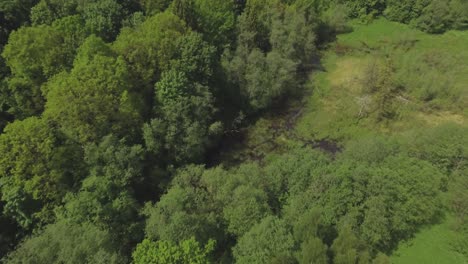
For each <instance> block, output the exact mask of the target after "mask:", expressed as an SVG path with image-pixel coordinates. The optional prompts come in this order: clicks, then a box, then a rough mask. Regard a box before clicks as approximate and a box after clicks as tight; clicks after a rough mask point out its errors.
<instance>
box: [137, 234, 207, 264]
mask: <svg viewBox="0 0 468 264" xmlns="http://www.w3.org/2000/svg"><path fill="white" fill-rule="evenodd" d="M214 246H215V242H214V240H209V241H208V243H207V244H206V245H205V246H204V247H203V246H201V245H200V244H199V243H198V242H197V241H196V240H195V238H193V237H192V238H190V239H187V240H184V241H181V242H180V243H178V244H173V243H171V242H167V241H157V242H152V241H150V240H148V239H145V240H143V241H142V242H141V243H140V244H138V245H137V247H136V249H135V251H134V252H133V254H132V257H133V263H135V264H165V263H174V264H179V263H180V264H185V263H190V264H205V263H206V264H208V263H211V261H210V258H209V255H210V254H211V252H212V251H213V250H214Z"/></svg>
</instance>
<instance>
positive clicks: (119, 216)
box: [57, 135, 143, 249]
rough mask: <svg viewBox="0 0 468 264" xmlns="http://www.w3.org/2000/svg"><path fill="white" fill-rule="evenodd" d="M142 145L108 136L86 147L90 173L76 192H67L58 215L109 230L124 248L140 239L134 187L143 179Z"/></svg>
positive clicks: (137, 206)
mask: <svg viewBox="0 0 468 264" xmlns="http://www.w3.org/2000/svg"><path fill="white" fill-rule="evenodd" d="M142 159H143V148H142V147H141V146H139V145H135V146H127V144H126V142H125V140H118V139H117V138H116V137H115V136H113V135H109V136H106V137H104V138H103V140H102V142H100V143H99V144H98V145H94V144H91V145H88V146H87V147H86V148H85V162H86V163H87V165H88V167H89V171H90V175H89V176H88V177H87V178H86V179H84V180H83V182H82V184H81V188H80V190H79V191H78V192H77V193H74V194H71V193H69V194H67V196H66V197H65V198H64V201H65V204H64V206H63V207H62V208H60V210H57V211H58V214H59V217H60V218H64V219H67V220H68V221H69V222H73V223H77V224H79V223H82V222H90V223H92V224H93V225H96V226H97V227H99V228H101V229H103V230H109V231H110V234H111V235H112V236H113V237H115V239H116V240H118V241H120V244H121V247H122V248H124V249H125V247H126V246H128V245H129V243H130V242H134V241H138V240H139V239H141V233H142V232H141V231H140V230H141V226H140V224H139V217H138V209H139V205H138V203H137V201H136V199H135V197H134V190H133V188H132V187H133V186H134V184H135V183H137V182H139V181H141V180H142V170H143V162H142Z"/></svg>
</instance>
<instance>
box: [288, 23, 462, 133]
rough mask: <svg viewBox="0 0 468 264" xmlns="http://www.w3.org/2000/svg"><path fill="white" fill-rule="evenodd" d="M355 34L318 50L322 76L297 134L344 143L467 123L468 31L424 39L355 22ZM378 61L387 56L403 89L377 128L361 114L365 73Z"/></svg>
mask: <svg viewBox="0 0 468 264" xmlns="http://www.w3.org/2000/svg"><path fill="white" fill-rule="evenodd" d="M353 28H354V31H353V32H351V33H347V34H343V35H339V36H338V40H337V42H336V43H335V44H334V46H332V47H331V48H330V49H328V50H327V51H325V52H324V54H323V60H322V62H323V65H324V68H325V71H323V72H318V73H315V74H314V76H313V83H314V86H315V87H314V88H315V90H314V94H313V95H312V96H311V98H309V102H308V103H307V104H306V110H305V111H304V114H303V116H302V117H301V119H300V120H299V122H298V124H297V126H296V131H297V133H298V134H300V135H301V136H302V137H305V138H332V139H337V140H340V141H347V140H352V139H356V138H360V137H363V136H366V135H368V134H372V133H375V132H377V133H379V132H380V133H400V132H404V131H407V130H411V129H414V128H421V127H425V126H427V127H429V126H435V125H438V124H441V123H444V122H455V123H458V124H466V123H467V116H468V115H467V110H466V105H468V63H466V62H467V61H468V50H467V49H466V47H467V44H468V32H459V31H449V32H447V33H445V34H442V35H429V34H426V33H423V32H421V31H419V30H416V29H412V28H410V27H409V26H407V25H404V24H400V23H395V22H391V21H387V20H386V19H383V18H382V19H378V20H375V21H374V22H373V23H371V24H369V25H363V24H359V23H353ZM342 50H345V51H346V52H342ZM382 58H384V59H385V58H391V60H392V64H393V67H394V70H395V71H394V79H395V82H396V83H397V84H401V85H402V86H404V87H405V90H404V92H403V94H402V95H401V96H399V98H397V101H398V104H399V106H398V111H399V113H398V117H397V118H395V119H392V120H390V121H389V122H381V123H377V122H375V120H371V119H370V118H362V117H361V116H360V115H359V113H360V110H362V102H363V101H364V102H365V100H366V97H365V96H364V95H363V94H362V93H361V89H362V86H365V84H366V81H365V80H364V79H363V75H364V73H365V71H366V69H367V70H368V69H372V65H373V64H372V63H375V61H378V60H382Z"/></svg>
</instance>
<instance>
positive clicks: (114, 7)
mask: <svg viewBox="0 0 468 264" xmlns="http://www.w3.org/2000/svg"><path fill="white" fill-rule="evenodd" d="M78 11H81V13H82V14H83V17H84V20H85V21H86V27H87V28H88V29H89V31H90V32H91V33H94V34H96V35H98V36H99V37H101V38H102V39H104V40H106V41H112V40H114V39H115V37H116V36H117V34H118V33H119V30H120V27H121V25H122V20H123V19H124V15H125V13H124V9H123V7H122V5H121V4H120V3H119V2H118V1H116V0H100V1H87V3H86V4H85V5H83V6H80V7H79V8H78Z"/></svg>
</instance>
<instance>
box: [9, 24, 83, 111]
mask: <svg viewBox="0 0 468 264" xmlns="http://www.w3.org/2000/svg"><path fill="white" fill-rule="evenodd" d="M82 23H83V21H82V20H81V19H80V18H79V17H77V16H73V17H66V18H63V19H60V20H57V21H55V22H54V23H53V24H52V25H51V26H46V25H41V26H37V27H22V28H20V29H18V30H17V31H14V32H13V33H12V34H10V37H9V39H8V44H7V45H6V46H5V49H4V51H3V53H2V56H3V57H4V58H5V62H6V64H7V66H8V67H9V68H10V70H11V75H12V76H11V77H10V78H9V79H8V86H7V91H6V93H7V94H8V96H9V97H12V99H11V100H10V102H9V104H10V105H9V106H10V108H11V109H9V112H11V113H13V114H15V115H16V116H17V117H19V118H24V117H28V116H32V115H37V114H40V113H41V112H42V110H43V108H44V101H45V100H44V98H43V94H42V92H41V86H42V84H43V83H44V82H46V81H47V79H49V78H51V77H52V76H53V75H55V74H57V73H59V72H61V71H64V70H69V69H70V68H71V66H72V62H73V59H74V57H75V54H76V53H75V50H76V49H77V48H78V46H79V45H81V43H82V42H83V41H84V39H85V37H86V35H87V32H86V31H84V30H83V29H82V27H83V25H82Z"/></svg>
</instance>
